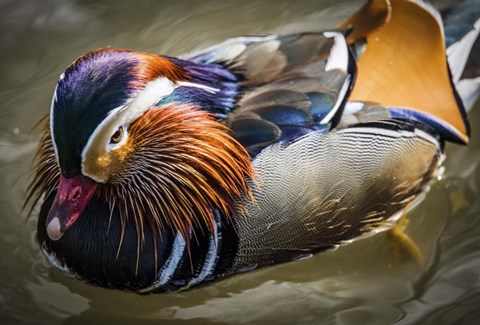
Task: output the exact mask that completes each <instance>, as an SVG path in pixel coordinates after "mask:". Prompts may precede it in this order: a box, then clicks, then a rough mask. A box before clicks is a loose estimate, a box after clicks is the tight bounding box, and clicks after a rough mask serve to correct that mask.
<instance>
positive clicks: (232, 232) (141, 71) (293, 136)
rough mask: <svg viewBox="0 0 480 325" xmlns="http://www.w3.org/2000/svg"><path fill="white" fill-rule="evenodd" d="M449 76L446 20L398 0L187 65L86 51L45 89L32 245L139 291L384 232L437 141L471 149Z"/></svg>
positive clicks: (431, 170) (92, 277) (247, 40)
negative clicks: (49, 93)
mask: <svg viewBox="0 0 480 325" xmlns="http://www.w3.org/2000/svg"><path fill="white" fill-rule="evenodd" d="M477 25H478V24H477ZM477 27H478V26H477ZM474 34H475V35H474V36H475V37H476V35H477V34H478V28H477V30H474ZM470 38H472V37H470ZM457 43H458V44H457V45H459V47H460V48H461V50H460V52H462V51H463V52H465V51H469V50H470V48H471V44H470V43H472V42H469V44H470V45H469V46H470V48H468V50H465V48H467V47H468V46H466V45H465V44H463V43H462V44H463V45H462V44H460V43H461V42H460V41H459V42H457ZM457 52H458V51H457ZM464 61H465V59H464ZM452 71H453V70H452ZM459 74H461V71H460V72H456V73H453V72H452V73H450V71H449V68H448V62H447V56H446V45H445V40H444V30H443V25H442V21H441V18H440V16H439V15H438V14H437V13H436V12H435V11H434V10H433V9H432V8H430V7H429V6H427V5H425V4H423V3H420V2H412V1H404V0H392V1H382V0H372V1H370V2H368V3H367V4H366V5H365V6H364V7H362V8H361V9H360V10H359V11H358V12H357V13H355V14H354V15H353V16H352V17H350V18H349V19H347V20H346V21H345V22H344V23H342V24H341V25H339V26H338V29H336V30H330V31H324V32H312V33H302V34H296V35H287V36H278V35H263V36H248V37H239V38H233V39H230V40H227V41H225V42H223V43H221V44H219V45H216V46H213V47H210V48H207V49H205V50H201V51H198V52H196V53H193V54H190V55H187V56H184V57H181V58H175V57H169V56H165V55H157V54H148V53H141V52H136V51H129V50H124V49H116V48H103V49H98V50H95V51H92V52H90V53H87V54H86V55H84V56H81V57H79V58H78V59H76V60H75V61H74V62H73V63H72V64H71V65H70V66H68V68H67V69H66V71H65V72H64V73H63V74H62V75H61V76H60V79H59V80H58V83H57V85H56V88H55V91H54V94H53V99H52V103H51V109H50V114H49V117H48V123H46V124H47V126H46V131H45V133H44V135H43V138H42V140H41V143H40V146H39V151H38V154H37V167H36V174H35V177H34V180H33V181H32V184H31V187H30V192H29V197H30V200H31V201H35V202H36V201H39V200H43V201H42V204H41V208H40V211H39V218H38V230H37V238H38V241H39V243H40V245H41V248H42V249H43V251H44V252H45V254H46V255H47V256H48V259H49V260H50V261H51V262H52V263H53V264H54V265H56V266H57V267H59V268H61V269H63V270H65V271H67V272H69V273H71V274H73V275H75V276H76V277H78V278H79V279H82V280H86V281H88V282H89V283H92V284H95V285H98V286H102V287H107V288H117V289H123V290H129V291H135V292H139V293H149V292H168V291H176V290H184V289H188V288H192V287H194V286H197V285H199V284H204V283H208V282H211V281H213V280H216V279H221V278H225V277H227V276H230V275H233V274H237V273H241V272H245V271H250V270H253V269H257V268H261V267H265V266H269V265H274V264H279V263H285V262H289V261H293V260H298V259H301V258H303V257H307V256H311V255H312V254H315V253H318V252H321V251H325V250H328V249H332V248H336V247H337V246H339V245H342V244H345V243H348V242H350V241H352V240H353V239H355V238H358V237H361V236H364V235H367V234H371V233H375V232H377V231H380V230H382V229H387V228H388V227H391V226H392V225H393V224H394V223H395V220H396V218H397V217H398V216H399V215H400V214H401V213H402V212H403V211H404V210H405V209H406V208H407V207H408V206H409V204H410V203H411V202H412V201H413V200H414V199H415V197H416V196H417V195H418V194H419V193H420V192H422V191H423V190H424V189H425V187H426V185H427V184H428V183H429V181H430V180H431V179H432V177H434V176H435V175H436V171H437V169H438V167H439V165H440V164H441V162H442V161H443V157H444V154H443V148H444V142H445V141H446V140H448V141H453V142H458V143H467V142H468V137H469V126H468V121H467V118H466V113H465V110H464V107H463V105H462V101H461V100H460V98H459V96H458V95H457V92H456V89H455V85H454V84H455V82H456V81H458V79H459V78H458V76H459Z"/></svg>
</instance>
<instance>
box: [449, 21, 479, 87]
mask: <svg viewBox="0 0 480 325" xmlns="http://www.w3.org/2000/svg"><path fill="white" fill-rule="evenodd" d="M479 33H480V18H479V19H478V20H477V21H476V22H475V24H474V25H473V28H472V29H471V30H470V31H469V32H468V33H467V34H466V35H465V36H463V38H461V39H460V40H458V41H456V42H454V43H452V44H451V45H450V46H449V47H448V48H447V55H448V63H449V64H450V71H451V72H452V79H453V82H454V83H455V84H456V83H458V82H459V81H460V78H461V77H462V74H463V71H464V70H465V65H466V64H467V60H468V58H469V57H470V52H471V51H472V47H473V44H474V43H475V41H476V40H477V38H478V35H479Z"/></svg>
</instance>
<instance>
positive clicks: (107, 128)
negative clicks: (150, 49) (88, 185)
mask: <svg viewBox="0 0 480 325" xmlns="http://www.w3.org/2000/svg"><path fill="white" fill-rule="evenodd" d="M178 87H192V88H198V89H202V90H204V91H206V92H210V93H216V92H217V91H219V90H218V89H216V88H212V87H208V86H205V85H202V84H196V83H192V82H178V83H174V82H172V81H171V80H170V79H168V78H166V77H161V78H158V79H155V80H153V81H151V82H149V83H148V84H147V85H146V86H145V88H144V89H143V90H142V91H140V92H139V93H138V94H137V95H136V96H135V97H133V98H131V99H129V100H127V102H126V103H125V104H123V105H121V106H119V107H117V108H115V109H113V110H111V111H110V112H109V113H108V115H107V116H106V117H105V118H104V119H103V121H102V122H101V123H100V124H99V125H98V126H97V127H96V128H95V130H94V131H93V132H92V134H91V135H90V137H89V139H88V141H87V143H86V145H85V147H84V148H83V150H82V155H81V157H82V165H81V168H82V173H83V174H84V175H85V176H89V177H91V178H92V179H94V180H96V181H98V182H102V181H105V180H102V179H100V176H96V175H92V174H89V173H88V172H87V171H86V168H85V165H86V164H88V163H89V161H90V160H91V159H94V158H95V157H98V155H99V154H100V153H105V152H109V151H111V150H115V149H116V148H119V147H121V146H122V144H124V143H125V142H126V141H127V136H128V135H127V134H126V132H125V133H124V137H123V139H122V141H120V142H119V143H117V144H111V143H110V139H111V136H112V135H113V134H114V133H115V131H116V130H117V129H118V128H119V127H120V126H122V127H123V128H124V131H126V130H127V129H128V125H130V123H132V122H134V121H135V120H136V119H137V118H139V117H140V116H142V115H143V114H144V113H145V112H147V111H148V110H149V109H150V108H151V107H152V106H154V105H155V104H157V103H158V102H160V101H161V100H162V99H163V98H164V97H166V96H168V95H170V94H171V93H173V92H174V90H175V89H176V88H178ZM90 163H91V164H92V163H93V162H90ZM87 169H88V168H87Z"/></svg>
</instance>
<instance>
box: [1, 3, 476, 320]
mask: <svg viewBox="0 0 480 325" xmlns="http://www.w3.org/2000/svg"><path fill="white" fill-rule="evenodd" d="M357 7H358V1H355V2H352V1H297V2H293V1H291V2H287V1H263V2H258V3H255V2H246V1H190V2H187V1H161V2H160V1H151V2H147V1H145V2H144V1H136V2H132V1H110V2H108V1H105V2H98V1H2V4H1V5H0V26H1V29H2V33H1V34H0V62H1V63H0V75H1V78H0V194H1V196H0V218H1V221H0V274H1V277H0V318H1V319H3V320H2V324H9V323H28V324H32V323H38V324H57V323H67V324H76V323H78V324H85V323H90V324H91V323H101V322H103V321H115V322H116V323H118V324H123V323H125V324H128V323H133V322H135V323H137V322H138V321H144V322H154V321H156V322H159V321H164V322H166V323H172V324H177V323H178V324H182V323H188V324H191V323H200V324H251V323H253V324H268V323H270V324H328V323H336V324H367V323H368V324H389V323H400V324H404V323H405V324H412V323H417V324H439V323H442V324H470V323H475V321H477V320H478V319H479V318H480V309H479V308H478V307H479V306H480V252H479V248H480V204H479V200H478V199H477V198H478V197H479V194H480V167H479V160H480V155H479V151H480V141H479V134H480V132H479V130H480V122H479V121H480V116H479V115H480V106H479V105H477V109H476V110H475V109H474V111H473V112H472V113H471V116H470V119H471V121H472V128H473V136H472V143H471V145H470V146H468V147H460V146H454V145H449V146H447V155H448V159H447V161H446V163H445V173H444V176H443V177H442V178H441V179H439V180H437V181H435V182H433V183H432V184H431V186H430V190H429V191H428V193H427V194H426V195H425V197H424V199H423V200H422V201H421V202H420V203H419V204H418V205H417V206H416V207H415V208H414V209H413V210H412V211H411V212H409V213H408V217H409V224H408V227H407V229H406V233H407V234H408V235H409V236H410V237H411V239H412V240H413V241H414V242H415V243H416V245H417V246H418V248H419V250H420V252H421V257H420V258H419V259H416V258H415V257H414V256H413V255H412V254H411V252H409V251H408V249H406V247H405V246H404V245H401V244H400V243H399V241H398V240H394V239H392V235H391V234H390V233H381V234H378V235H376V236H373V237H369V238H366V239H363V240H360V241H356V242H354V243H352V244H350V245H347V246H344V247H341V248H339V249H337V250H336V251H331V252H327V253H323V254H320V255H317V256H315V257H313V258H310V259H308V260H304V261H299V262H295V263H290V264H287V265H282V266H277V267H272V268H268V269H264V270H260V271H257V272H253V273H249V274H245V275H241V276H235V277H232V278H229V279H227V280H224V281H221V282H218V283H215V284H213V285H211V286H208V287H205V288H201V289H197V290H192V291H189V292H184V293H181V294H170V295H150V296H139V295H135V294H130V293H124V292H119V291H113V290H106V289H102V288H96V287H93V286H90V285H87V284H85V283H82V282H80V281H77V280H75V279H72V278H68V277H66V276H65V275H64V274H62V273H61V272H60V271H58V270H56V269H55V268H53V267H51V266H50V265H49V264H48V263H47V262H46V260H45V258H44V257H43V255H42V254H41V252H40V250H39V248H38V246H37V243H36V242H35V238H34V236H35V224H36V220H35V218H31V219H30V220H27V219H26V216H25V213H21V205H22V203H23V200H24V197H25V188H26V184H27V180H28V177H29V175H30V172H31V161H32V158H33V154H34V151H35V147H36V145H37V143H38V139H39V135H38V133H36V132H35V131H32V127H33V125H34V124H35V123H36V122H37V121H38V120H39V119H40V118H41V117H42V116H44V115H45V114H47V112H48V110H49V107H50V100H51V94H52V92H53V89H54V85H55V83H56V80H57V79H58V76H59V75H60V73H61V72H62V71H63V70H64V69H65V67H66V66H67V65H68V64H69V63H70V62H71V61H73V60H74V59H75V58H76V57H78V56H79V55H81V54H83V53H85V52H87V51H89V50H92V49H95V48H99V47H105V46H114V47H124V48H129V49H136V50H141V51H147V52H161V53H165V54H170V55H178V54H181V53H185V52H188V51H191V50H194V49H198V48H202V47H204V46H208V45H212V44H214V43H216V42H219V41H222V40H224V39H225V38H228V37H233V36H238V35H244V34H258V33H271V32H273V33H293V32H300V31H310V30H320V29H323V28H330V27H333V26H335V24H336V23H338V22H339V21H341V20H342V19H344V18H345V17H347V16H348V15H350V14H351V13H352V12H353V11H354V10H355V8H357ZM412 159H415V157H412Z"/></svg>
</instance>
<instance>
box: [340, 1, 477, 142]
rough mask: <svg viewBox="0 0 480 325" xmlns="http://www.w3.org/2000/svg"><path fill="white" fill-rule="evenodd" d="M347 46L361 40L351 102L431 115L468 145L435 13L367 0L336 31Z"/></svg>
mask: <svg viewBox="0 0 480 325" xmlns="http://www.w3.org/2000/svg"><path fill="white" fill-rule="evenodd" d="M348 26H352V27H353V31H352V33H351V34H350V37H349V42H351V43H355V42H357V41H365V42H366V50H365V52H364V53H363V54H362V56H361V57H360V59H359V61H358V75H357V81H356V84H355V86H354V89H353V91H352V94H351V96H350V100H353V101H370V102H377V103H380V104H382V105H384V106H386V107H395V108H400V109H407V110H413V111H417V112H420V113H421V114H427V115H431V116H432V118H433V119H435V120H437V121H441V123H442V124H444V125H445V126H446V127H445V128H444V129H445V130H449V132H451V133H452V134H450V135H448V136H447V137H446V138H447V139H451V140H453V141H456V142H460V143H467V142H468V140H469V136H470V128H469V124H468V121H467V119H466V113H465V110H464V108H463V104H462V101H461V100H460V98H459V97H458V95H457V93H456V90H455V87H454V84H453V82H452V79H451V75H450V72H449V68H448V63H447V57H446V47H445V39H444V30H443V25H442V22H441V18H440V15H439V14H438V13H437V12H436V11H434V9H433V8H432V7H430V6H428V5H425V4H424V3H422V2H413V1H407V0H389V1H388V0H370V1H369V2H368V3H367V4H366V5H365V6H364V7H363V8H361V9H360V10H359V11H358V12H357V13H356V14H354V15H353V16H352V17H351V18H349V19H348V20H346V21H345V22H344V23H342V24H341V25H340V26H339V27H340V28H346V27H348Z"/></svg>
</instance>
